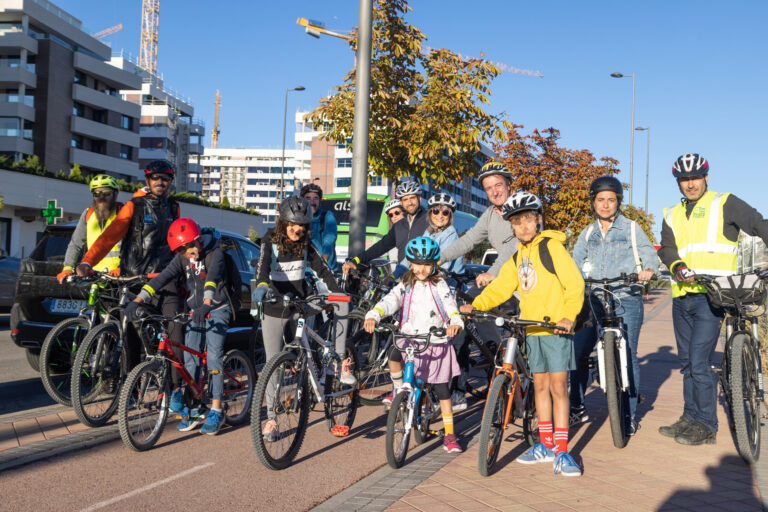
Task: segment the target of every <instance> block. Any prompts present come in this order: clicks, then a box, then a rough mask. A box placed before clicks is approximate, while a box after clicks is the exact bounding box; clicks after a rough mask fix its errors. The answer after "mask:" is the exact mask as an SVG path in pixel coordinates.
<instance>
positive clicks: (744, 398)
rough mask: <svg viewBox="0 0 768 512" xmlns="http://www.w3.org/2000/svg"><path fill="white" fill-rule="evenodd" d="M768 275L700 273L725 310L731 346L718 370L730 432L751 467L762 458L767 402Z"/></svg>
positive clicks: (714, 299)
mask: <svg viewBox="0 0 768 512" xmlns="http://www.w3.org/2000/svg"><path fill="white" fill-rule="evenodd" d="M766 278H768V270H763V271H760V272H753V273H747V274H736V275H732V276H720V277H716V276H707V275H701V274H696V280H697V281H698V282H699V283H701V284H702V285H704V287H705V288H707V295H708V296H709V300H710V303H711V304H712V305H713V306H715V307H722V308H724V309H725V312H726V316H725V347H724V350H723V359H722V362H721V363H720V367H719V368H718V367H716V366H715V367H713V368H714V370H715V371H716V373H717V375H718V381H719V383H720V389H721V390H722V392H723V395H725V404H726V412H727V413H728V427H729V428H730V430H731V434H732V435H733V438H734V443H735V444H736V449H737V450H738V452H739V455H741V457H742V458H743V459H744V460H745V461H746V462H747V463H749V464H754V463H756V462H757V461H758V459H759V458H760V417H761V413H760V406H761V404H762V403H763V399H764V390H763V373H762V361H761V355H760V329H759V325H758V324H759V317H760V316H761V315H763V314H765V297H766V286H765V279H766Z"/></svg>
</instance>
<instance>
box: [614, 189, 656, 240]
mask: <svg viewBox="0 0 768 512" xmlns="http://www.w3.org/2000/svg"><path fill="white" fill-rule="evenodd" d="M625 197H626V196H625ZM621 213H623V214H624V216H625V217H626V218H628V219H632V220H634V221H635V222H637V224H638V226H640V227H641V228H643V231H645V234H646V236H647V237H648V240H650V241H651V243H652V244H655V243H656V237H655V236H653V224H654V222H653V214H652V213H648V212H646V211H645V210H643V209H642V208H638V207H636V206H634V205H630V204H625V205H623V206H622V207H621Z"/></svg>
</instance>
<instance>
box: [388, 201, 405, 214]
mask: <svg viewBox="0 0 768 512" xmlns="http://www.w3.org/2000/svg"><path fill="white" fill-rule="evenodd" d="M402 207H403V205H401V204H400V200H399V199H392V200H391V201H389V202H388V203H387V204H385V205H384V213H389V210H392V209H394V208H402Z"/></svg>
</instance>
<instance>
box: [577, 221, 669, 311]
mask: <svg viewBox="0 0 768 512" xmlns="http://www.w3.org/2000/svg"><path fill="white" fill-rule="evenodd" d="M631 223H632V221H630V220H629V219H628V218H626V217H625V216H623V215H622V214H621V213H618V214H616V219H615V220H614V221H613V223H612V224H611V227H609V228H608V232H606V233H605V235H603V231H602V230H601V229H600V222H599V221H595V222H594V223H593V224H590V226H592V233H590V235H589V240H587V231H589V226H587V227H586V228H584V231H582V232H581V234H579V238H578V240H577V241H576V247H574V249H573V260H574V261H575V262H576V265H577V266H578V267H579V269H580V270H581V273H582V275H584V277H590V278H592V279H603V278H614V277H619V275H620V274H622V273H626V274H631V273H633V272H636V271H637V269H636V267H635V255H634V253H633V251H632V233H631V231H630V230H631ZM635 236H636V238H637V254H638V256H640V262H641V263H642V268H643V270H646V269H649V270H653V271H654V272H658V270H659V257H658V256H657V255H656V249H654V248H653V246H652V245H651V242H650V240H648V237H647V236H646V234H645V232H644V231H643V229H642V228H641V227H640V226H639V225H638V226H636V227H635ZM641 291H642V286H639V285H633V286H630V287H622V288H619V289H616V290H615V291H614V292H615V293H616V294H617V295H618V296H619V297H621V296H622V295H639V294H640V293H641Z"/></svg>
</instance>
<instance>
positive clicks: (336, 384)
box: [324, 347, 359, 431]
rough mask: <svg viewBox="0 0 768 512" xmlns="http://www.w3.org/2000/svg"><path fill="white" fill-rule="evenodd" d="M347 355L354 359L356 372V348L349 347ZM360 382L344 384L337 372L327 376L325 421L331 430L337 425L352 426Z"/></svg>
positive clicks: (353, 369)
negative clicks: (350, 384) (352, 384)
mask: <svg viewBox="0 0 768 512" xmlns="http://www.w3.org/2000/svg"><path fill="white" fill-rule="evenodd" d="M347 357H348V358H350V359H351V360H352V371H353V372H355V371H356V368H357V355H356V354H355V350H354V348H351V347H347ZM358 384H359V382H358ZM358 384H355V385H354V386H349V385H348V384H343V383H342V382H341V380H339V378H338V377H337V376H336V375H335V374H333V375H326V376H325V395H326V399H325V404H324V405H325V421H326V423H327V424H328V430H329V431H330V430H332V429H333V427H334V426H335V425H341V426H344V427H349V428H350V429H351V428H352V424H353V423H354V422H355V414H357V406H358V399H359V393H358ZM328 395H331V396H328Z"/></svg>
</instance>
